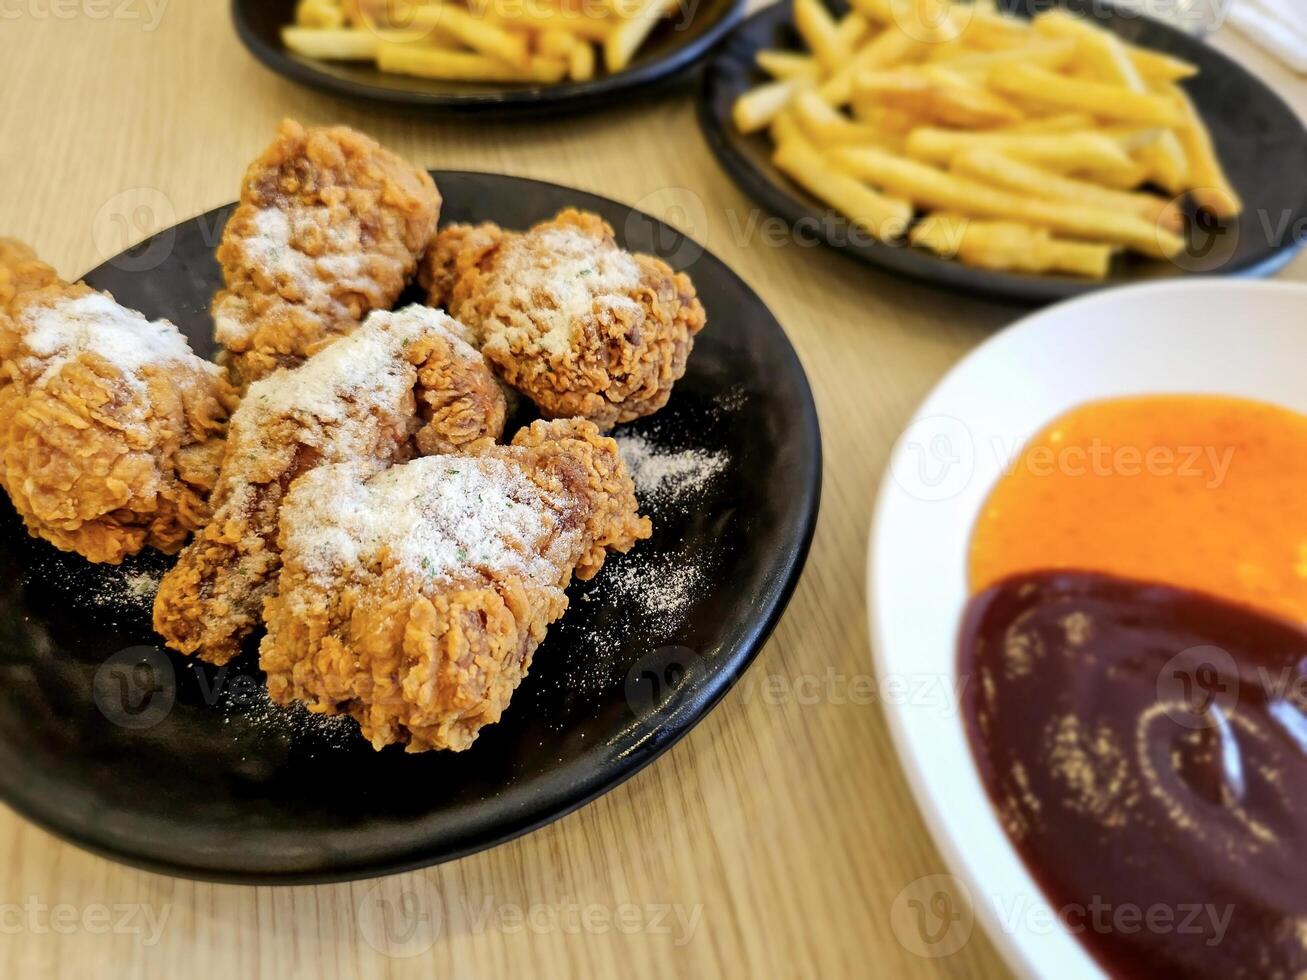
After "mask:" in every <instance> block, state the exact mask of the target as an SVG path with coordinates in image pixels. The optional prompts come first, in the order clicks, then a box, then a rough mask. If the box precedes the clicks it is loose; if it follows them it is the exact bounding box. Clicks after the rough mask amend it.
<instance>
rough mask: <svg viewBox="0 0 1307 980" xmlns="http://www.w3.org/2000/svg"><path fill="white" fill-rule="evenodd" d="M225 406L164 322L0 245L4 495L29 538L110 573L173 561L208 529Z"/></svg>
mask: <svg viewBox="0 0 1307 980" xmlns="http://www.w3.org/2000/svg"><path fill="white" fill-rule="evenodd" d="M235 403H236V399H235V392H234V391H233V390H232V388H231V386H230V385H229V384H228V383H227V379H226V375H225V372H223V371H222V369H220V368H219V367H217V366H216V365H214V364H210V363H208V362H207V361H203V360H201V359H200V358H198V357H196V356H195V354H193V353H192V352H191V348H190V346H189V345H188V344H187V343H186V338H185V337H183V336H182V335H181V333H180V332H179V331H178V330H177V328H176V327H175V326H173V325H172V324H171V323H169V322H168V321H167V320H155V321H153V322H151V321H149V320H146V319H145V317H143V316H142V315H141V314H140V313H137V312H136V311H134V310H128V309H125V308H124V307H122V306H120V305H118V304H117V303H115V302H114V300H113V297H112V296H110V295H109V294H108V293H100V292H96V291H95V290H93V289H91V288H90V287H89V286H85V285H83V284H81V283H78V284H70V283H66V282H64V281H63V280H62V279H60V278H59V276H58V274H57V273H56V272H55V270H54V269H52V268H51V267H50V266H48V265H46V264H45V263H43V262H41V261H40V260H38V259H37V258H36V256H35V254H34V253H33V252H32V250H31V249H29V248H28V247H27V246H25V245H22V244H20V243H18V242H15V241H12V240H9V239H3V240H0V486H3V487H4V488H5V490H6V491H7V492H8V493H9V498H10V500H12V501H13V504H14V508H15V509H16V510H17V511H18V513H19V515H20V516H21V517H22V518H23V521H24V522H25V523H26V525H27V529H28V531H29V532H30V533H31V534H32V535H33V536H34V537H40V538H44V539H45V540H46V541H48V542H50V543H51V544H53V545H54V546H55V547H56V548H59V549H61V550H63V551H75V552H77V553H78V554H80V555H82V556H83V557H85V558H87V559H89V560H90V561H93V562H101V563H108V564H115V565H116V564H118V563H120V562H121V561H122V560H123V558H124V557H126V556H127V555H133V554H136V553H137V552H139V551H140V550H141V549H142V548H145V547H146V546H150V547H154V548H158V549H159V550H160V551H165V552H168V553H170V554H171V553H174V552H176V551H177V550H178V549H179V548H180V547H181V546H182V544H183V542H185V540H186V538H187V537H189V536H190V534H191V532H193V531H195V530H197V529H199V528H200V527H203V526H204V524H205V523H206V522H207V520H208V517H209V509H208V503H207V500H208V496H209V491H210V490H212V488H213V483H214V479H215V477H216V474H217V461H218V459H219V458H220V457H221V453H222V445H223V434H224V431H225V427H226V422H227V416H228V414H229V413H230V412H231V410H232V409H233V408H234V407H235Z"/></svg>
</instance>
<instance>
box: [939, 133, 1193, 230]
mask: <svg viewBox="0 0 1307 980" xmlns="http://www.w3.org/2000/svg"><path fill="white" fill-rule="evenodd" d="M950 169H951V170H952V171H953V172H954V173H959V174H962V175H964V176H967V177H975V178H977V179H978V180H983V181H985V182H986V183H988V184H993V185H994V186H995V187H999V188H1002V189H1003V190H1008V191H1013V192H1015V193H1018V194H1030V195H1033V196H1034V197H1042V198H1045V199H1047V200H1052V201H1073V202H1077V203H1080V204H1088V205H1091V206H1093V207H1100V208H1107V209H1109V210H1116V211H1124V212H1127V213H1131V214H1137V215H1139V217H1141V218H1143V219H1144V220H1145V221H1148V222H1151V223H1153V224H1158V225H1161V226H1162V227H1164V228H1166V229H1167V230H1168V231H1174V232H1179V231H1180V230H1181V229H1182V227H1183V222H1182V221H1181V216H1180V212H1179V210H1178V209H1176V208H1173V207H1170V206H1169V204H1168V202H1167V200H1166V199H1165V198H1163V197H1158V196H1157V195H1156V194H1142V193H1131V192H1128V191H1117V190H1112V189H1111V188H1107V187H1103V186H1101V185H1100V184H1095V183H1092V182H1090V181H1087V180H1077V179H1076V178H1074V177H1064V176H1063V175H1062V174H1059V173H1056V172H1054V171H1052V170H1045V169H1043V168H1041V167H1036V166H1034V165H1033V164H1029V163H1026V162H1024V161H1022V160H1017V159H1015V158H1013V157H1010V156H1005V155H1004V154H1002V153H1000V152H998V151H997V150H985V149H980V150H971V151H969V152H967V153H963V154H960V155H959V156H956V157H954V158H953V163H952V164H951V166H950Z"/></svg>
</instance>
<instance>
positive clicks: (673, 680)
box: [0, 172, 821, 884]
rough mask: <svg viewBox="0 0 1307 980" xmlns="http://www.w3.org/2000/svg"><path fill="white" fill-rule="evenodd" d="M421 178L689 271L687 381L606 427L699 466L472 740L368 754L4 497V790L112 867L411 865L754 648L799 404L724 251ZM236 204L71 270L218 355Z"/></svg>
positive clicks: (694, 694)
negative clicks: (225, 235)
mask: <svg viewBox="0 0 1307 980" xmlns="http://www.w3.org/2000/svg"><path fill="white" fill-rule="evenodd" d="M433 176H434V177H435V178H436V180H437V182H438V184H439V186H440V190H441V192H442V193H443V195H444V198H445V204H444V213H443V214H442V219H443V220H444V221H445V222H469V221H471V222H479V221H494V222H497V223H499V224H501V225H502V226H504V227H506V228H526V227H527V226H529V225H531V224H533V223H534V222H537V221H540V220H544V219H547V218H550V217H553V216H554V215H555V214H556V213H557V212H558V211H560V210H561V209H563V208H564V207H578V208H583V209H587V210H590V211H594V212H596V213H598V214H599V215H601V216H602V217H604V218H605V219H606V220H607V221H608V222H609V223H610V224H612V225H613V227H614V228H615V230H616V236H617V240H618V241H619V243H621V244H622V245H623V246H625V247H627V248H630V249H633V250H638V251H643V252H649V253H654V254H657V255H660V256H662V257H663V258H664V259H665V260H666V261H667V262H668V263H669V264H671V265H673V266H675V267H676V268H678V269H682V270H685V271H686V272H688V273H689V275H691V276H692V277H693V279H694V281H695V285H696V287H697V289H698V293H699V296H700V298H701V300H702V301H703V304H704V307H705V309H706V311H707V314H708V326H707V328H706V329H705V330H704V331H703V332H702V333H701V334H700V335H699V338H698V342H697V343H696V345H695V349H694V352H693V355H692V356H691V357H690V360H689V368H688V372H687V374H686V375H685V377H684V379H683V380H681V381H680V382H679V383H678V384H677V385H676V388H675V390H674V392H673V394H672V398H671V401H670V403H669V404H668V406H667V407H666V408H665V409H664V410H663V411H661V412H659V413H657V414H656V415H654V416H651V417H649V418H646V419H642V420H641V421H639V422H636V423H632V424H630V425H625V426H620V427H618V429H617V430H616V431H615V432H614V435H615V436H617V437H618V439H619V441H620V440H624V439H633V438H634V439H642V440H643V445H644V446H645V447H654V448H656V449H657V450H658V455H655V456H647V455H646V458H649V459H652V460H653V461H654V463H655V464H658V462H659V461H660V460H661V459H663V458H664V456H663V454H670V453H677V454H680V453H688V454H694V455H693V456H687V457H680V456H673V457H667V458H671V459H678V458H682V459H694V460H702V459H708V460H715V461H716V462H715V463H714V464H713V466H712V467H711V469H710V471H709V473H710V477H709V478H707V479H704V480H702V481H696V484H695V485H694V487H693V491H692V492H689V493H685V494H673V495H671V496H668V495H666V494H663V493H651V494H645V495H644V496H643V499H642V500H641V510H642V511H643V512H644V513H647V514H649V515H650V517H652V519H653V522H654V536H653V537H652V538H651V539H650V540H648V541H644V542H641V543H640V544H639V545H638V546H637V547H636V548H635V549H634V550H632V551H631V553H630V554H627V555H613V556H611V557H610V558H609V561H608V563H607V564H606V565H605V567H604V569H603V570H602V571H601V572H600V574H599V575H598V576H597V577H596V578H595V579H593V580H592V581H590V582H587V583H575V584H573V586H572V587H571V588H570V589H569V590H568V596H569V599H570V602H571V605H570V608H569V609H568V611H567V613H566V615H565V616H564V617H563V618H562V619H561V620H560V621H559V622H557V623H555V624H554V625H553V626H551V627H550V629H549V635H548V637H547V638H546V640H545V642H544V643H543V644H542V645H541V647H540V648H539V650H538V651H537V653H536V655H535V660H534V663H533V666H532V668H531V673H530V675H529V676H528V677H527V679H526V680H525V682H524V683H523V684H522V686H521V687H520V688H519V689H518V690H517V693H516V694H515V695H514V697H513V701H512V703H511V705H510V706H509V707H508V709H507V711H506V712H505V713H504V716H503V718H502V720H501V721H500V722H498V723H497V724H493V725H489V726H488V727H486V728H485V730H484V731H483V732H482V733H481V736H480V738H479V739H478V740H477V742H476V744H475V745H473V746H472V748H471V749H469V750H468V751H466V752H461V753H452V752H428V753H425V754H417V755H406V754H405V753H404V752H403V751H402V750H401V749H400V748H398V747H391V748H388V749H386V750H384V751H382V752H375V751H373V749H372V748H371V747H370V746H369V745H368V744H367V742H365V741H364V740H363V738H362V737H361V736H360V735H359V734H358V731H357V728H356V727H355V725H354V723H353V722H352V721H351V720H348V719H322V718H320V717H317V716H310V715H308V714H307V713H306V712H303V711H299V710H298V709H297V710H287V709H279V708H275V707H273V706H271V705H270V704H269V702H268V700H267V695H266V692H265V689H264V686H263V682H262V675H261V673H260V672H259V670H258V665H257V656H256V651H255V646H256V644H254V643H251V644H250V646H249V647H248V648H247V650H246V651H245V653H244V654H243V655H242V656H241V657H240V658H239V659H238V660H236V661H234V662H233V663H232V664H230V665H228V666H227V667H225V668H215V667H211V666H208V665H204V664H200V663H197V662H193V661H191V660H190V659H188V658H186V657H182V656H178V655H175V654H172V653H169V652H167V651H165V650H163V649H162V648H161V647H160V644H161V640H160V639H159V637H158V636H156V635H155V633H154V631H153V629H152V628H151V615H150V612H151V599H150V598H149V597H148V595H147V596H146V597H145V598H144V599H143V600H142V599H140V598H139V597H140V595H141V592H140V590H139V589H137V588H136V585H137V584H139V583H140V582H141V581H143V580H144V581H148V580H149V579H150V578H152V577H153V578H157V576H158V575H159V574H160V572H161V570H163V569H164V568H166V567H167V566H168V565H169V564H170V559H166V558H165V557H164V556H162V555H160V554H158V553H156V552H146V553H143V554H141V555H138V556H135V557H133V558H129V559H128V560H127V562H126V563H125V565H124V566H123V567H122V568H121V569H119V568H114V567H112V566H104V565H101V566H95V565H91V564H89V563H87V562H85V561H84V560H82V559H81V558H80V557H78V556H77V555H69V554H64V553H61V552H58V551H56V550H55V549H54V548H53V547H51V546H49V545H47V544H45V543H44V542H42V541H38V540H36V539H33V538H30V537H29V536H28V535H27V533H26V532H25V531H24V529H23V526H22V524H21V522H20V521H19V520H18V518H17V516H16V515H15V513H14V511H13V509H12V507H11V506H10V504H9V501H8V498H7V497H6V496H5V495H4V494H2V493H0V640H3V642H2V643H0V799H2V800H4V801H5V802H6V803H8V804H9V805H10V806H12V807H13V808H14V809H16V810H18V811H19V812H20V813H23V814H24V815H26V816H28V817H30V818H31V819H32V820H34V821H36V822H37V823H38V824H40V825H42V826H44V827H46V828H48V829H50V830H51V831H53V832H55V833H57V834H59V835H60V836H62V837H64V838H66V839H68V840H71V841H73V842H74V843H77V844H79V845H81V846H83V847H86V848H88V849H90V850H93V851H96V852H98V853H101V854H104V855H106V856H108V857H111V858H114V859H116V860H120V861H124V862H126V863H129V864H133V865H137V866H140V867H144V868H148V869H151V870H156V871H161V872H164V873H169V874H176V875H183V876H187V877H194V878H201V879H209V880H223V881H243V882H263V883H269V884H282V883H291V882H320V881H333V880H345V879H353V878H364V877H369V876H373V875H379V874H385V873H389V872H395V871H400V870H403V869H408V868H415V867H421V866H426V865H430V864H434V863H437V862H439V861H443V860H448V859H451V858H455V857H459V856H462V855H464V854H468V853H471V852H473V851H477V850H480V849H482V848H486V847H490V846H492V845H494V844H497V843H500V842H502V841H506V840H509V839H511V838H513V837H516V836H518V835H520V834H524V833H526V832H528V831H530V830H533V829H535V828H537V827H540V826H542V825H543V824H545V823H548V822H549V821H551V820H555V819H557V818H558V817H561V816H563V815H564V814H566V813H569V812H570V811H572V810H574V809H576V808H577V807H579V806H581V805H582V804H584V803H586V802H588V801H589V800H592V799H594V798H595V797H596V796H598V795H600V794H601V793H604V792H606V791H608V790H610V789H612V788H613V787H615V786H617V785H618V784H619V783H621V782H622V781H623V780H625V779H627V778H628V777H630V776H632V775H633V774H634V773H636V772H638V771H639V770H640V769H642V768H643V767H644V766H646V765H648V764H649V763H650V762H652V761H653V760H654V759H656V758H657V757H658V756H659V755H661V754H662V753H663V752H664V751H666V750H667V749H668V748H670V747H671V746H672V745H673V744H674V743H675V742H676V741H677V740H678V739H679V738H680V737H681V736H683V735H684V734H685V733H686V732H688V731H689V730H690V728H691V727H692V726H693V725H695V724H696V723H697V722H698V721H699V720H701V719H702V718H703V717H704V716H705V715H706V714H707V712H708V711H709V710H710V709H711V708H712V707H713V706H714V705H715V704H716V703H717V702H718V701H719V700H720V699H721V698H722V696H723V695H725V693H726V692H727V690H728V689H729V688H730V687H731V685H732V684H733V683H734V682H735V681H736V680H738V679H739V677H740V676H741V675H742V674H743V672H744V670H745V668H746V667H747V666H748V665H749V663H750V662H751V661H752V660H753V658H754V656H755V655H756V654H757V653H758V651H759V649H760V648H761V647H762V644H763V643H764V641H765V640H766V638H767V636H768V635H769V633H770V632H771V630H772V629H773V627H774V626H775V625H776V622H777V621H778V619H779V618H780V616H781V612H782V611H783V610H784V608H785V605H786V603H787V602H788V600H789V598H790V595H791V593H792V592H793V590H794V587H795V584H796V583H797V581H798V578H799V574H800V571H801V570H802V568H803V563H804V560H805V558H806V556H807V551H808V546H809V543H810V541H811V539H812V533H813V528H814V526H815V523H816V517H817V506H818V501H819V498H820V495H821V435H820V432H819V430H818V427H817V414H816V410H815V407H814V405H813V400H812V394H811V392H810V391H809V389H808V383H807V379H806V377H805V376H804V372H803V368H802V366H801V365H800V363H799V360H798V358H797V356H796V355H795V353H794V349H793V348H792V347H791V346H790V344H789V341H788V340H787V339H786V337H785V334H784V332H783V331H782V330H781V328H780V326H779V325H778V324H777V322H776V320H775V319H774V318H773V317H772V315H771V314H770V313H769V312H768V311H767V308H766V307H765V306H764V305H763V304H762V302H761V301H760V300H759V299H758V297H757V296H756V295H755V294H754V293H753V291H752V290H751V289H749V287H748V286H747V285H746V284H745V283H744V282H743V281H742V280H741V279H740V278H739V277H738V276H736V275H735V274H734V273H732V272H731V271H730V270H729V269H728V268H727V267H726V266H725V265H723V264H722V263H721V262H720V261H719V260H718V259H716V258H715V257H713V256H712V255H710V254H709V253H707V252H705V251H704V250H703V248H702V247H701V246H700V245H698V244H697V243H695V242H693V241H691V240H690V239H688V238H686V237H685V236H683V235H681V234H679V233H678V232H676V231H674V230H673V229H671V228H669V227H668V226H666V225H664V224H662V223H661V222H659V221H656V220H654V219H653V218H650V217H649V216H648V215H645V214H643V213H641V212H639V211H633V210H632V209H630V208H628V207H625V206H624V205H621V204H618V203H616V202H614V201H610V200H607V199H605V198H601V197H596V196H594V195H591V194H585V193H582V192H580V191H574V190H571V189H568V188H564V187H558V186H556V185H552V184H545V183H541V182H538V181H532V180H524V179H520V178H514V177H503V176H497V175H493V174H478V173H461V172H437V173H435V174H433ZM230 212H231V207H225V208H219V209H217V210H215V211H212V212H210V213H208V214H205V215H201V216H199V217H197V218H194V219H192V220H190V221H186V222H184V223H182V224H180V225H178V226H177V227H175V228H170V229H167V230H166V231H163V232H161V233H159V234H158V235H155V236H154V237H153V238H150V239H148V240H147V241H145V242H143V243H141V244H140V245H138V246H136V247H134V248H132V249H130V250H129V251H127V252H125V253H123V254H122V255H120V256H118V257H117V258H115V259H111V260H110V261H109V262H107V263H106V264H104V265H102V266H100V267H99V268H98V269H96V270H94V271H93V272H91V273H90V274H89V275H88V276H87V277H86V279H87V282H89V283H90V284H91V285H93V286H96V287H99V288H102V289H107V290H109V291H110V292H112V293H113V295H114V296H115V298H117V299H118V300H119V301H120V302H122V303H123V304H124V305H126V306H129V307H132V308H136V309H139V310H141V311H142V312H144V313H145V314H146V315H147V316H150V317H167V318H169V319H171V320H172V321H173V322H174V323H176V324H177V325H178V327H180V328H181V330H182V331H183V332H184V333H185V334H186V335H187V336H188V338H189V339H190V342H191V344H192V346H193V347H194V349H195V350H196V351H197V352H198V353H200V354H202V355H211V354H212V353H213V350H214V345H213V342H212V340H211V334H212V322H211V320H210V317H209V314H208V306H209V302H210V299H211V298H212V295H213V292H214V290H215V289H216V288H217V287H218V286H219V285H220V281H221V274H220V271H219V268H218V265H217V262H216V261H215V259H214V254H213V252H214V248H215V246H216V245H217V243H218V240H219V238H220V236H221V234H222V229H223V226H224V224H225V223H226V220H227V217H228V215H229V214H230ZM410 298H411V297H404V298H403V299H402V300H401V302H403V301H407V300H408V299H410ZM529 418H530V415H529V413H527V412H524V411H523V412H519V414H518V417H517V418H514V419H510V428H509V429H508V430H506V431H516V426H517V425H520V424H523V423H525V422H526V421H529ZM633 458H636V459H638V458H639V456H638V452H637V455H636V456H635V457H633ZM637 465H638V464H637Z"/></svg>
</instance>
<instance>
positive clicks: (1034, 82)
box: [989, 64, 1183, 126]
mask: <svg viewBox="0 0 1307 980" xmlns="http://www.w3.org/2000/svg"><path fill="white" fill-rule="evenodd" d="M989 84H990V87H991V88H994V89H996V90H997V91H999V92H1002V93H1004V94H1007V95H1012V96H1017V97H1019V98H1020V99H1022V100H1026V99H1031V100H1035V101H1038V102H1039V103H1041V104H1043V105H1051V106H1057V107H1058V108H1061V109H1070V110H1073V111H1078V112H1088V113H1091V114H1093V115H1095V116H1098V117H1100V118H1103V119H1114V120H1119V121H1122V122H1135V123H1142V124H1143V125H1146V126H1178V125H1179V124H1180V122H1181V120H1182V118H1183V117H1182V116H1181V113H1180V111H1179V110H1178V109H1177V108H1176V107H1175V105H1174V104H1172V103H1171V102H1170V101H1168V100H1167V99H1166V98H1164V97H1163V96H1160V95H1153V94H1151V93H1147V92H1132V91H1130V90H1129V89H1125V88H1122V87H1121V86H1119V85H1106V84H1103V83H1102V82H1089V81H1085V80H1083V79H1079V78H1068V77H1067V76H1066V75H1058V74H1056V73H1054V72H1051V71H1047V70H1045V69H1043V68H1038V67H1036V66H1034V65H1023V64H1016V65H999V66H998V67H996V68H994V69H993V70H992V71H991V72H990V73H989Z"/></svg>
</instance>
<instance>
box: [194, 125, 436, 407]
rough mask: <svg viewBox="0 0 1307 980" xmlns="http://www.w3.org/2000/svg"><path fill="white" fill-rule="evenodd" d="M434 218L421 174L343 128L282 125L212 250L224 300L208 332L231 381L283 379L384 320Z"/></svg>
mask: <svg viewBox="0 0 1307 980" xmlns="http://www.w3.org/2000/svg"><path fill="white" fill-rule="evenodd" d="M439 217H440V193H439V192H438V191H437V190H436V185H435V183H434V182H433V181H432V180H431V177H430V175H429V174H428V173H427V172H426V171H425V170H420V169H418V168H417V167H414V166H412V165H411V164H409V163H407V162H405V161H404V160H401V159H400V158H399V157H397V156H396V155H395V154H393V153H391V152H389V151H388V150H384V149H382V148H381V147H380V146H379V145H378V144H377V143H375V142H374V141H372V140H371V139H368V138H367V137H366V136H363V135H361V134H359V133H356V132H354V131H353V130H351V129H347V128H345V127H343V126H336V127H332V128H329V129H327V128H321V129H305V128H304V127H303V126H301V125H300V124H299V123H297V122H294V121H292V120H289V119H288V120H285V121H284V122H282V124H281V127H280V128H279V129H278V131H277V139H276V141H275V142H274V143H273V144H272V146H270V147H269V148H268V149H267V150H266V151H265V152H264V153H263V155H262V156H261V157H259V159H257V160H255V161H254V163H253V164H251V166H250V168H249V170H248V171H247V172H246V174H245V181H244V185H243V187H242V190H241V201H240V205H239V206H238V207H237V208H236V211H235V212H234V213H233V214H232V216H231V219H230V220H229V221H228V222H227V227H226V229H225V230H224V232H223V236H222V244H221V245H220V246H219V247H218V261H219V262H220V263H221V264H222V274H223V280H224V282H225V283H226V287H227V288H226V289H224V290H222V291H221V292H219V293H218V295H217V296H216V297H214V301H213V320H214V325H215V332H216V335H217V339H218V343H220V344H221V345H222V346H223V347H225V348H226V353H224V355H223V360H224V362H225V363H227V364H228V365H229V366H230V367H231V371H232V377H233V379H234V380H235V381H236V382H237V383H238V384H239V385H240V386H241V387H242V388H245V387H247V386H248V385H249V384H250V383H251V382H253V381H257V380H258V379H259V378H263V377H266V376H267V375H269V374H271V373H272V372H273V371H274V370H276V369H277V368H279V367H294V366H295V365H297V364H299V363H300V362H302V361H303V360H304V359H305V358H306V357H309V356H310V355H312V354H314V353H316V352H317V351H319V350H321V349H322V348H323V347H325V346H326V345H327V344H329V343H331V342H332V341H333V340H336V339H338V338H339V337H340V336H341V335H342V334H344V333H348V332H349V331H351V330H353V329H354V328H355V327H357V326H358V324H359V323H360V322H361V321H362V320H363V318H364V316H366V315H367V314H368V312H369V311H371V310H375V309H387V310H388V309H390V308H391V307H392V306H393V305H394V304H395V301H396V300H397V299H398V298H399V294H400V293H401V292H402V291H403V289H404V286H405V285H406V284H407V282H408V280H409V279H410V278H411V277H412V275H413V271H414V269H415V268H416V266H417V260H418V258H419V257H420V256H421V255H422V253H423V251H425V249H426V247H427V245H428V243H429V242H430V240H431V236H432V235H433V234H434V233H435V229H436V221H437V220H438V219H439Z"/></svg>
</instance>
